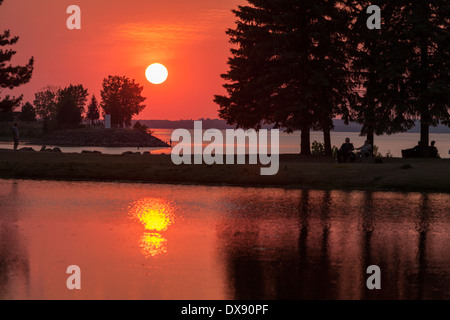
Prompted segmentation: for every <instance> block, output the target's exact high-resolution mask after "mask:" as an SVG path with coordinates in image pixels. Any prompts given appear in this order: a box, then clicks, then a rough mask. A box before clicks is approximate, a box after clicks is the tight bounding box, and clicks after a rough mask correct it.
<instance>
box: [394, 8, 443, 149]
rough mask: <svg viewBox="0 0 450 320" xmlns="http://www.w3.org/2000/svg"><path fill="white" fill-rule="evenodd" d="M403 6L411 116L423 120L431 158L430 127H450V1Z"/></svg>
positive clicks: (425, 143) (425, 144)
mask: <svg viewBox="0 0 450 320" xmlns="http://www.w3.org/2000/svg"><path fill="white" fill-rule="evenodd" d="M400 3H401V4H402V16H403V19H402V24H401V25H400V27H402V30H403V35H404V38H403V39H402V43H403V47H402V49H403V56H404V57H405V60H404V61H403V65H404V66H405V68H406V69H407V71H408V72H407V73H406V74H405V87H406V89H407V91H408V103H409V105H410V109H409V113H410V114H411V115H412V116H414V117H418V118H419V119H420V141H421V142H422V156H428V150H429V149H428V146H429V127H430V126H436V125H437V124H439V123H443V124H445V125H447V126H450V113H449V108H450V32H449V24H450V19H449V17H450V2H449V1H446V0H434V1H418V0H401V1H400Z"/></svg>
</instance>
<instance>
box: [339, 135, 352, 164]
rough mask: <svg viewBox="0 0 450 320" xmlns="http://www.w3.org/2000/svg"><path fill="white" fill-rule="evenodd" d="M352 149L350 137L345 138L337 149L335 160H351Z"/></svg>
mask: <svg viewBox="0 0 450 320" xmlns="http://www.w3.org/2000/svg"><path fill="white" fill-rule="evenodd" d="M353 150H355V147H354V146H353V143H350V138H346V139H345V143H343V144H342V146H341V148H340V149H339V150H338V154H337V161H338V162H345V161H348V160H351V156H352V151H353Z"/></svg>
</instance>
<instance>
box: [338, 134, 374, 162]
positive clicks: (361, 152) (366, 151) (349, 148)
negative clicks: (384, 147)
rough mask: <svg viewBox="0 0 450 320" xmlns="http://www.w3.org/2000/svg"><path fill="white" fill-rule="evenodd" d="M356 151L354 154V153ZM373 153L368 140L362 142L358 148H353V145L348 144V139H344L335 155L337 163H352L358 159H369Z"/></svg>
mask: <svg viewBox="0 0 450 320" xmlns="http://www.w3.org/2000/svg"><path fill="white" fill-rule="evenodd" d="M355 151H356V152H355ZM372 153H373V149H372V145H371V144H370V141H369V140H366V141H365V142H364V145H362V146H361V147H359V148H355V147H354V146H353V143H351V142H350V138H346V139H345V142H344V143H343V144H342V146H341V147H340V149H339V150H338V153H337V161H338V162H347V161H354V160H356V159H357V158H358V157H359V158H363V157H371V156H372Z"/></svg>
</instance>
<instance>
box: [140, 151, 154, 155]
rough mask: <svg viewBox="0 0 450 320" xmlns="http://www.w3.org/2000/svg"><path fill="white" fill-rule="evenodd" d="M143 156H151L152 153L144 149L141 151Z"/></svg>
mask: <svg viewBox="0 0 450 320" xmlns="http://www.w3.org/2000/svg"><path fill="white" fill-rule="evenodd" d="M142 155H143V156H151V155H152V154H151V153H150V151H145V152H143V153H142Z"/></svg>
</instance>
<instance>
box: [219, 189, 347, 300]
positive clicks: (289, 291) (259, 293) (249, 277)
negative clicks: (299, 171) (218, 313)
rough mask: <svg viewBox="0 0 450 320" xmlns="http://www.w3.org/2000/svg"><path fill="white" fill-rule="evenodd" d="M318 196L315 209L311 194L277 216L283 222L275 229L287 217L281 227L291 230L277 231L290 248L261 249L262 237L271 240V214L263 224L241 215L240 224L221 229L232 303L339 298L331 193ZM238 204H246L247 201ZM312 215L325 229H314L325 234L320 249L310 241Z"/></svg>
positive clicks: (232, 222) (306, 193) (302, 195)
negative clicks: (266, 230)
mask: <svg viewBox="0 0 450 320" xmlns="http://www.w3.org/2000/svg"><path fill="white" fill-rule="evenodd" d="M313 193H314V200H315V201H314V202H315V203H314V204H315V205H311V204H310V197H311V191H309V190H303V191H300V198H299V199H297V200H296V201H297V202H298V205H297V206H291V209H290V210H291V211H290V210H289V209H288V210H287V212H283V213H280V212H274V213H273V214H274V215H275V217H276V218H279V219H277V220H274V224H276V223H277V222H280V221H281V220H283V219H285V218H287V220H286V221H285V222H284V223H285V224H283V222H280V223H281V224H282V226H281V227H280V228H283V227H286V228H288V227H289V226H290V227H291V229H289V230H283V231H280V230H278V231H277V232H278V235H279V236H280V237H286V239H284V241H286V240H290V241H292V243H288V244H287V245H286V243H275V244H273V245H274V246H277V245H278V247H276V248H275V249H273V248H272V249H271V248H265V247H262V248H261V247H260V246H261V244H264V239H261V238H264V237H265V234H264V233H263V232H262V230H261V229H262V228H264V224H267V223H268V224H270V222H271V221H270V220H269V219H270V214H267V212H266V213H265V214H263V215H264V219H259V220H258V219H251V220H249V219H242V218H241V217H242V216H243V215H244V214H243V212H239V213H235V215H234V219H227V221H225V222H224V223H223V225H221V230H220V238H221V239H222V240H223V244H222V247H223V250H224V255H225V260H226V261H225V263H226V272H227V276H228V279H229V281H228V283H229V285H230V291H231V292H232V293H231V295H232V299H331V298H336V283H335V281H334V278H335V276H336V275H337V271H338V270H335V269H333V268H332V267H331V263H330V257H329V233H330V221H329V211H330V205H331V194H330V192H329V191H325V192H323V195H322V192H317V191H314V192H313ZM233 200H236V199H233ZM259 200H260V201H264V199H261V198H260V199H259ZM289 200H291V199H289ZM289 200H288V201H289ZM238 201H240V202H242V204H245V200H242V199H241V200H238ZM232 207H240V206H239V205H238V206H232ZM267 207H270V204H267ZM286 208H287V207H286ZM312 215H316V216H317V217H315V219H316V221H319V222H320V227H319V228H320V230H319V229H318V230H314V232H320V233H321V238H320V241H319V244H318V245H314V244H312V243H309V242H308V238H309V232H310V219H311V216H312ZM272 218H273V217H272ZM267 220H269V221H267ZM295 235H297V241H295ZM289 236H290V238H289ZM279 241H283V239H279ZM295 244H297V245H295Z"/></svg>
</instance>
